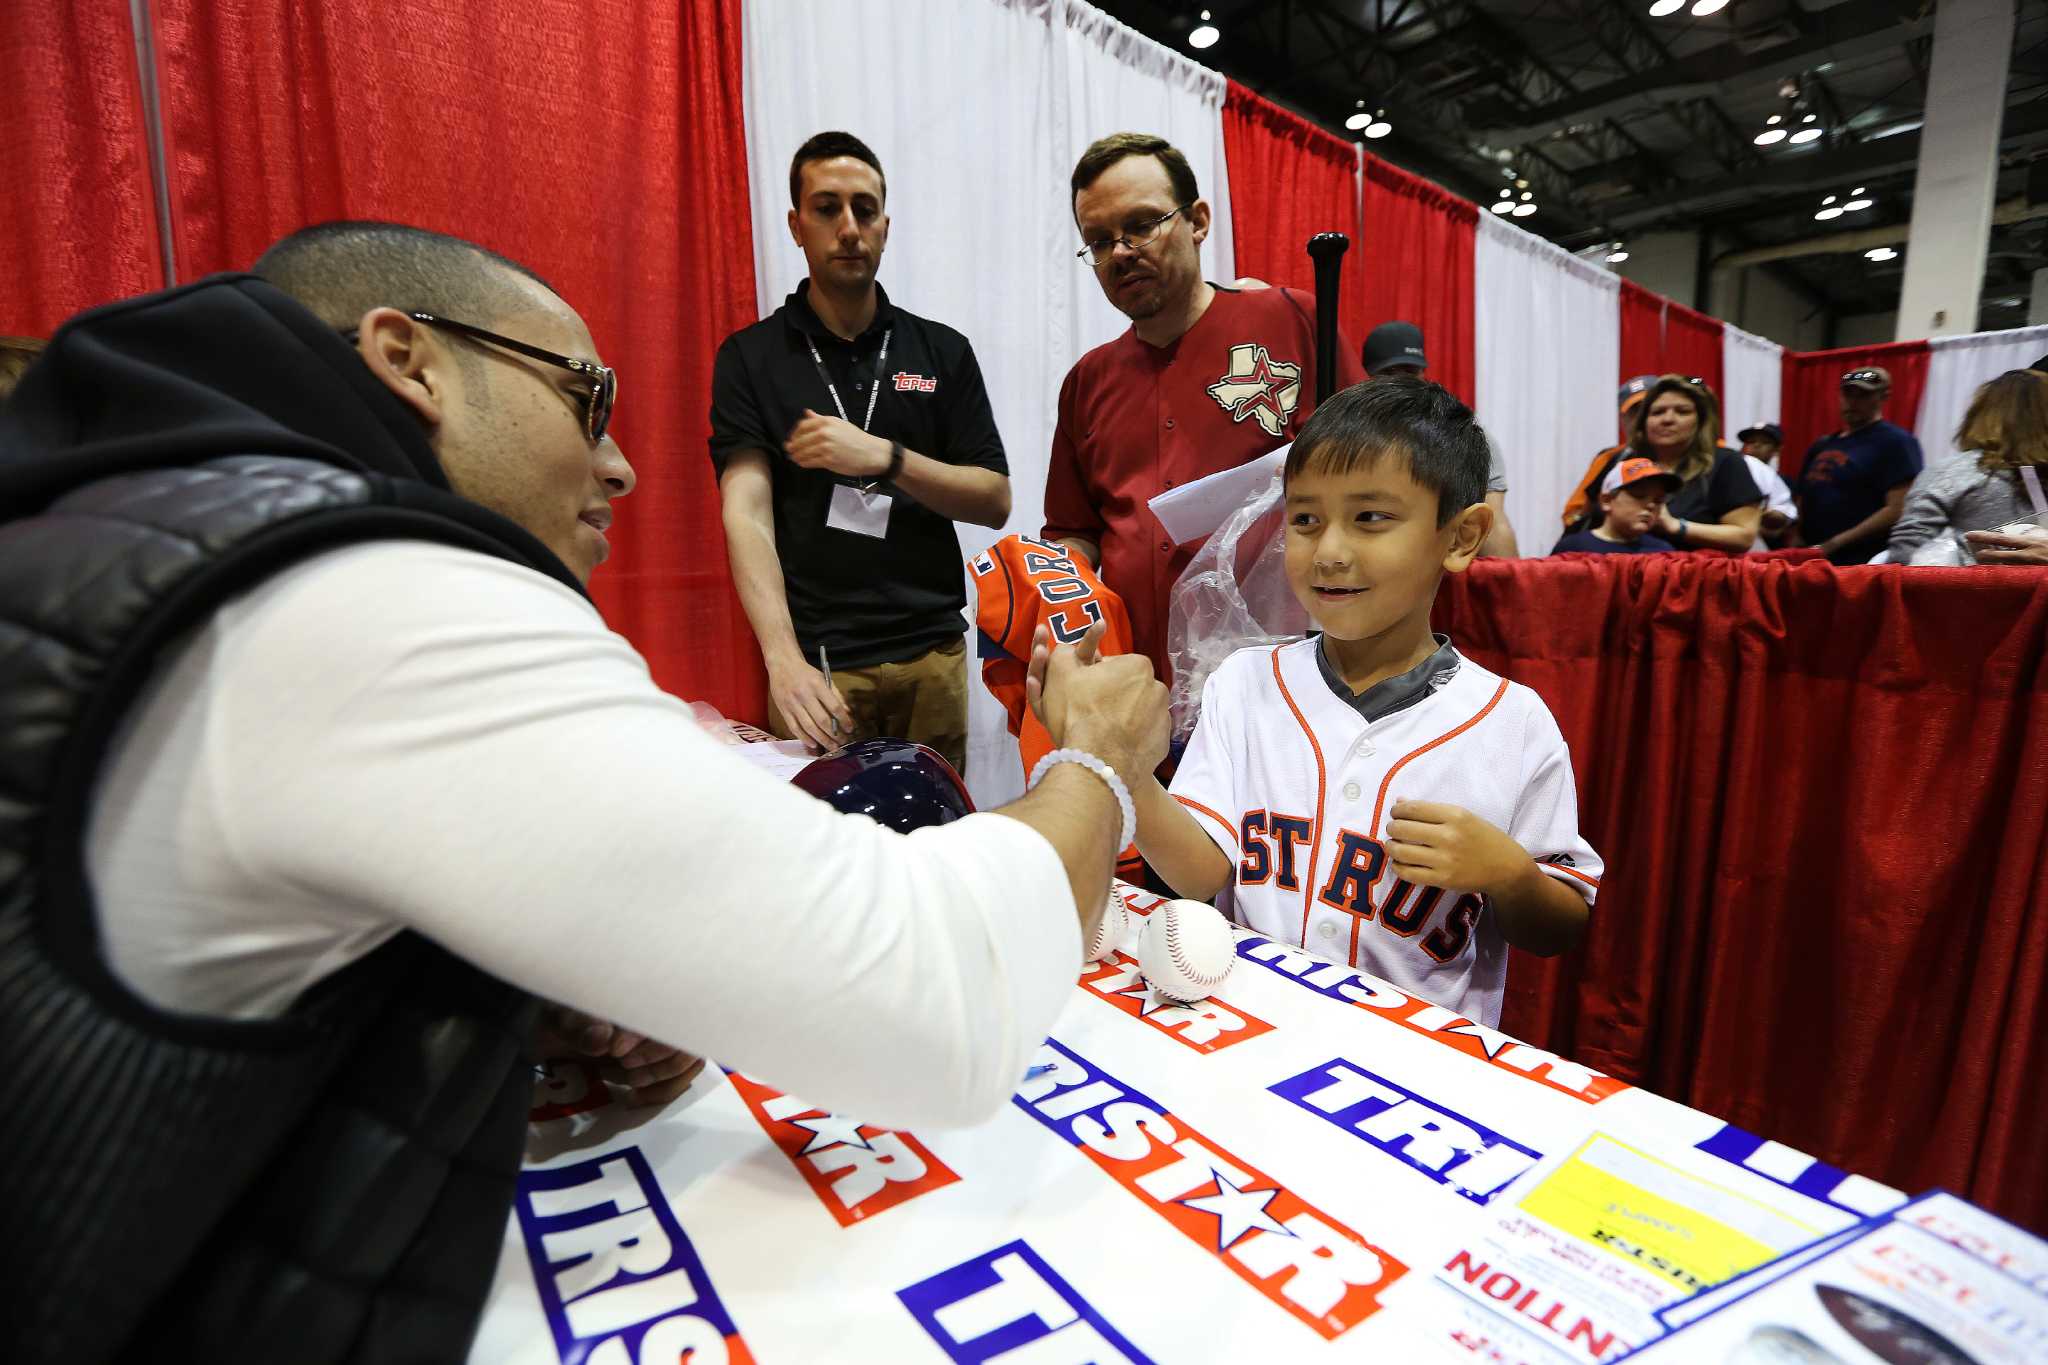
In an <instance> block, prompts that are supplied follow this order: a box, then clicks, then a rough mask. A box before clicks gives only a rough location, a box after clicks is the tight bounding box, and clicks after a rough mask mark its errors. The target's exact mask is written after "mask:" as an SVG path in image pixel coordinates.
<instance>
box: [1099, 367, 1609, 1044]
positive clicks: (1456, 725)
mask: <svg viewBox="0 0 2048 1365" xmlns="http://www.w3.org/2000/svg"><path fill="white" fill-rule="evenodd" d="M1486 466H1487V455H1486V437H1485V435H1484V433H1483V432H1481V430H1480V429H1479V426H1478V425H1477V424H1476V423H1475V422H1474V421H1473V420H1472V412H1471V410H1470V409H1469V408H1467V407H1466V406H1465V405H1464V404H1463V403H1460V402H1459V401H1458V400H1457V399H1456V398H1454V397H1452V396H1451V395H1450V394H1449V393H1448V392H1447V391H1445V390H1444V389H1443V388H1441V387H1439V386H1438V385H1435V384H1431V383H1427V382H1424V381H1422V380H1417V379H1390V380H1385V381H1382V382H1380V383H1375V384H1361V385H1358V386H1357V387H1354V388H1350V389H1346V390H1344V391H1343V392H1341V393H1339V394H1338V395H1336V396H1335V397H1334V398H1332V399H1330V400H1329V401H1328V402H1326V403H1324V404H1323V405H1322V406H1321V407H1320V408H1317V409H1316V412H1315V415H1314V416H1313V417H1311V418H1310V419H1309V421H1308V422H1307V424H1306V425H1305V426H1304V427H1303V428H1302V431H1301V435H1300V436H1299V437H1298V438H1296V440H1295V442H1294V448H1293V449H1292V450H1291V451H1290V452H1289V453H1288V457H1287V463H1286V466H1285V469H1284V471H1283V474H1282V478H1283V481H1284V484H1283V491H1284V494H1285V503H1284V512H1285V526H1284V529H1283V531H1282V534H1283V535H1284V536H1285V537H1286V564H1287V578H1288V583H1289V585H1290V586H1291V587H1292V588H1293V590H1294V595H1295V596H1296V598H1298V599H1299V600H1300V602H1301V604H1302V606H1303V607H1304V608H1306V609H1307V611H1308V613H1309V615H1310V617H1311V618H1313V620H1314V621H1315V623H1316V625H1317V626H1319V627H1320V628H1321V630H1322V634H1321V635H1320V636H1316V635H1311V636H1310V637H1309V638H1308V639H1306V640H1302V641H1298V642H1297V643H1294V644H1290V645H1281V646H1278V647H1265V646H1258V647H1254V648H1250V649H1244V650H1240V651H1238V652H1237V653H1236V654H1234V655H1232V656H1231V657H1230V658H1229V659H1227V660H1225V661H1224V663H1223V664H1222V666H1221V667H1219V668H1218V669H1217V670H1216V672H1215V673H1214V674H1213V675H1211V677H1210V678H1209V680H1208V683H1207V685H1206V686H1205V687H1204V689H1203V692H1202V715H1201V719H1200V721H1199V722H1198V723H1197V724H1196V726H1195V730H1194V734H1193V735H1192V736H1191V737H1190V739H1189V742H1188V748H1187V752H1186V754H1185V755H1184V756H1183V757H1182V759H1181V763H1180V768H1179V771H1178V772H1177V773H1176V774H1175V775H1174V778H1173V790H1172V793H1171V794H1170V795H1169V794H1168V792H1167V791H1165V790H1164V789H1162V788H1161V787H1160V785H1159V783H1158V782H1157V781H1156V780H1151V779H1148V780H1147V781H1145V782H1144V783H1142V784H1140V789H1139V790H1138V791H1137V792H1135V793H1134V796H1135V798H1136V804H1137V806H1138V847H1139V849H1140V851H1141V852H1143V853H1144V855H1145V857H1146V859H1147V860H1148V861H1150V863H1151V864H1152V866H1153V868H1154V869H1155V870H1156V871H1157V872H1158V873H1159V874H1160V875H1161V876H1162V877H1164V878H1165V879H1166V881H1167V883H1168V884H1169V885H1171V886H1172V887H1173V888H1174V889H1175V890H1176V891H1177V892H1178V893H1179V894H1181V895H1183V896H1188V897H1192V898H1197V899H1208V898H1209V897H1212V896H1214V895H1215V894H1216V893H1217V892H1218V891H1220V890H1221V889H1222V888H1223V887H1224V886H1226V885H1233V886H1234V893H1233V894H1234V897H1235V902H1234V903H1235V907H1236V912H1237V916H1238V918H1239V919H1240V920H1242V921H1243V922H1244V923H1245V924H1247V925H1249V926H1250V927H1251V928H1253V929H1256V930H1258V931H1259V932H1260V933H1262V934H1266V935H1268V936H1270V937H1272V938H1274V939H1277V940H1280V941H1282V942H1285V943H1291V944H1295V945H1298V946H1300V947H1302V948H1306V949H1308V950H1309V951H1311V952H1314V953H1316V954H1319V955H1320V956H1323V957H1328V958H1331V959H1334V960H1336V961H1341V962H1348V963H1350V964H1351V965H1353V966H1356V967H1360V968H1362V969H1364V970H1366V971H1369V972H1371V973H1373V974H1374V975H1376V976H1380V977H1384V978H1385V979H1387V980H1388V981H1391V982H1393V983H1394V984H1395V985H1396V986H1399V987H1401V988H1402V989H1403V990H1407V991H1410V992H1412V993H1413V994H1416V995H1419V996H1422V997H1424V998H1425V999H1428V1000H1432V1001H1435V1002H1436V1003H1438V1004H1440V1005H1444V1006H1447V1007H1448V1008H1451V1009H1454V1010H1457V1011H1458V1012H1459V1013H1460V1014H1463V1015H1464V1016H1466V1017H1467V1018H1469V1019H1472V1020H1475V1021H1477V1022H1479V1023H1482V1024H1485V1025H1486V1026H1488V1027H1494V1026H1497V1025H1498V1024H1499V1022H1500V1002H1501V992H1502V988H1503V986H1504V985H1505V983H1506V979H1507V946H1508V945H1509V944H1511V943H1512V944H1513V945H1515V946H1516V947H1518V948H1523V949H1526V950H1528V951H1530V952H1535V953H1542V954H1545V955H1549V954H1554V953H1560V952H1563V951H1564V950H1565V949H1567V948H1569V947H1571V946H1572V945H1573V944H1575V943H1576V942H1578V940H1579V937H1580V935H1581V934H1582V933H1583V932H1584V931H1585V927H1586V921H1587V918H1588V913H1589V910H1590V908H1591V905H1592V901H1593V897H1594V893H1595V891H1596V890H1597V888H1598V887H1599V884H1600V882H1599V878H1600V872H1601V865H1600V858H1599V856H1598V855H1597V854H1595V853H1594V852H1593V850H1592V849H1591V848H1589V847H1588V846H1587V845H1586V843H1585V841H1584V840H1582V839H1581V838H1580V837H1579V832H1578V804H1577V800H1576V797H1575V795H1574V793H1573V789H1572V768H1571V756H1570V754H1568V753H1567V752H1566V750H1565V744H1564V738H1563V736H1562V735H1560V734H1559V733H1558V729H1557V723H1556V722H1555V721H1553V720H1552V719H1551V717H1550V712H1549V711H1548V710H1546V709H1545V707H1544V705H1543V702H1542V701H1541V700H1540V699H1539V698H1538V697H1537V696H1536V694H1535V693H1534V692H1531V691H1530V690H1529V689H1528V688H1526V687H1521V686H1518V685H1516V684H1514V683H1510V682H1506V681H1504V680H1502V679H1501V678H1498V677H1496V676H1494V675H1493V674H1492V673H1489V672H1487V671H1486V670H1485V669H1483V668H1481V667H1479V666H1478V665H1477V664H1475V663H1472V662H1471V661H1470V660H1467V659H1464V658H1461V657H1460V656H1459V654H1458V652H1457V651H1456V650H1455V649H1453V648H1452V647H1451V643H1450V641H1449V640H1448V639H1446V638H1445V637H1443V636H1441V635H1432V634H1431V633H1430V629H1429V613H1430V606H1431V604H1432V603H1433V602H1434V601H1435V598H1436V589H1437V584H1438V583H1439V582H1440V581H1441V580H1442V578H1443V576H1444V574H1446V573H1462V572H1463V571H1464V570H1465V567H1466V566H1467V565H1469V564H1470V563H1471V562H1472V560H1473V558H1474V557H1475V556H1476V555H1477V554H1478V553H1479V547H1480V545H1481V544H1483V543H1484V542H1485V540H1486V533H1487V531H1488V529H1489V528H1490V527H1491V525H1492V520H1493V514H1492V512H1491V510H1490V509H1489V508H1488V507H1487V506H1486V501H1485V499H1486Z"/></svg>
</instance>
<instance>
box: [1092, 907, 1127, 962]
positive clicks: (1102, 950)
mask: <svg viewBox="0 0 2048 1365" xmlns="http://www.w3.org/2000/svg"><path fill="white" fill-rule="evenodd" d="M1130 932H1131V917H1130V914H1129V913H1128V912H1127V911H1126V910H1125V909H1124V902H1123V897H1121V896H1119V895H1117V893H1116V892H1114V891H1112V892H1110V893H1109V904H1108V905H1106V906H1104V907H1103V910H1102V923H1101V924H1099V925H1097V926H1096V927H1095V937H1093V938H1091V939H1089V940H1088V943H1087V946H1086V950H1085V952H1086V957H1087V960H1088V961H1090V962H1107V961H1109V960H1110V958H1112V957H1114V956H1115V955H1116V950H1117V949H1119V948H1121V947H1123V946H1124V939H1125V938H1126V937H1127V936H1128V935H1129V934H1130Z"/></svg>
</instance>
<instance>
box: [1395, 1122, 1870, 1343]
mask: <svg viewBox="0 0 2048 1365" xmlns="http://www.w3.org/2000/svg"><path fill="white" fill-rule="evenodd" d="M1754 1188H1756V1189H1757V1193H1756V1194H1749V1193H1744V1192H1743V1191H1742V1190H1739V1189H1735V1188H1731V1187H1729V1186H1726V1185H1723V1184H1720V1183H1717V1182H1716V1181H1713V1180H1709V1179H1707V1178H1705V1177H1703V1176H1702V1175H1699V1174H1697V1173H1695V1172H1694V1171H1689V1170H1683V1169H1680V1168H1679V1167H1678V1166H1675V1165H1673V1164H1671V1163H1669V1162H1667V1161H1665V1160H1663V1159H1662V1158H1661V1157H1658V1156H1653V1155H1651V1154H1650V1153H1649V1152H1645V1151H1641V1150H1638V1149H1637V1148H1636V1147H1634V1146H1631V1145H1630V1144H1629V1143H1627V1142H1624V1141H1623V1140H1621V1139H1619V1138H1617V1137H1615V1136H1613V1135H1612V1134H1609V1133H1606V1132H1598V1131H1596V1132H1594V1133H1592V1134H1591V1135H1590V1136H1588V1137H1587V1138H1586V1139H1585V1141H1584V1142H1583V1143H1581V1144H1580V1145H1579V1147H1578V1148H1577V1149H1576V1150H1570V1151H1568V1152H1567V1153H1566V1154H1565V1155H1563V1156H1561V1157H1559V1158H1557V1159H1554V1160H1551V1161H1548V1162H1546V1163H1545V1164H1544V1165H1543V1166H1541V1167H1539V1168H1537V1169H1535V1170H1532V1171H1530V1172H1528V1173H1527V1174H1525V1175H1524V1176H1523V1177H1522V1178H1521V1179H1520V1180H1519V1181H1518V1182H1517V1183H1516V1185H1515V1186H1514V1191H1515V1198H1514V1202H1513V1203H1512V1204H1510V1205H1507V1206H1505V1207H1502V1208H1500V1209H1498V1210H1497V1211H1496V1212H1495V1214H1494V1216H1493V1217H1492V1219H1491V1220H1490V1223H1489V1226H1488V1227H1487V1229H1486V1231H1485V1233H1484V1234H1483V1235H1482V1236H1480V1237H1479V1238H1478V1239H1476V1240H1475V1241H1473V1242H1470V1243H1467V1244H1465V1245H1464V1246H1463V1247H1462V1248H1461V1249H1459V1250H1457V1251H1456V1252H1455V1253H1454V1254H1453V1255H1451V1256H1450V1257H1449V1258H1448V1259H1447V1260H1444V1261H1440V1262H1439V1263H1438V1264H1439V1265H1441V1266H1443V1267H1444V1268H1443V1269H1441V1270H1439V1271H1438V1272H1437V1273H1436V1274H1435V1275H1434V1276H1432V1277H1429V1278H1427V1279H1424V1278H1422V1277H1416V1279H1415V1281H1414V1282H1413V1283H1410V1284H1406V1285H1403V1286H1401V1287H1400V1289H1398V1290H1397V1291H1396V1294H1397V1295H1399V1296H1400V1299H1399V1302H1400V1303H1401V1305H1402V1306H1403V1307H1404V1308H1405V1309H1407V1310H1408V1313H1407V1315H1408V1316H1411V1317H1413V1318H1414V1319H1416V1320H1426V1321H1434V1322H1436V1323H1437V1324H1439V1327H1438V1328H1437V1332H1438V1335H1440V1336H1443V1337H1446V1338H1447V1339H1448V1342H1449V1344H1451V1345H1453V1346H1456V1347H1460V1348H1463V1349H1464V1350H1466V1351H1467V1352H1469V1353H1474V1354H1476V1355H1478V1356H1479V1357H1481V1358H1486V1359H1492V1356H1491V1355H1489V1354H1487V1353H1489V1352H1498V1353H1503V1358H1508V1357H1512V1358H1513V1359H1516V1360H1522V1361H1529V1362H1542V1363H1543V1365H1565V1363H1566V1362H1593V1361H1604V1360H1611V1359H1614V1358H1616V1357H1618V1356H1620V1355H1621V1354H1623V1353H1624V1352H1625V1351H1627V1350H1629V1349H1630V1348H1633V1347H1637V1346H1640V1345H1641V1344H1643V1343H1645V1342H1649V1341H1654V1340H1656V1339H1657V1338H1658V1337H1660V1336H1662V1335H1663V1334H1664V1333H1665V1330H1666V1329H1665V1326H1664V1324H1663V1323H1662V1322H1661V1321H1659V1319H1658V1316H1657V1314H1658V1310H1660V1309H1664V1308H1668V1307H1670V1306H1671V1305H1674V1304H1677V1303H1680V1302H1682V1301H1685V1300H1686V1299H1687V1298H1688V1297H1689V1296H1690V1295H1692V1294H1693V1293H1694V1292H1695V1291H1694V1290H1692V1289H1689V1288H1687V1287H1686V1286H1685V1285H1684V1284H1681V1283H1679V1280H1680V1279H1681V1278H1686V1277H1691V1278H1692V1280H1693V1281H1694V1282H1695V1283H1698V1282H1704V1283H1706V1284H1712V1283H1717V1282H1719V1281H1721V1280H1723V1279H1727V1278H1729V1277H1730V1276H1731V1275H1733V1274H1736V1273H1738V1272H1739V1271H1741V1270H1744V1269H1747V1268H1748V1267H1749V1266H1751V1265H1754V1264H1756V1263H1758V1262H1761V1261H1765V1260H1769V1259H1770V1258H1771V1257H1773V1256H1774V1255H1776V1254H1778V1253H1781V1252H1785V1251H1789V1250H1791V1249H1793V1248H1796V1247H1801V1246H1805V1245H1808V1244H1809V1243H1811V1242H1812V1241H1813V1240H1814V1239H1815V1238H1817V1237H1819V1236H1822V1235H1824V1234H1826V1233H1827V1232H1828V1231H1830V1228H1831V1227H1832V1225H1816V1224H1815V1223H1814V1222H1813V1221H1811V1220H1813V1219H1816V1218H1824V1217H1826V1216H1827V1215H1828V1214H1829V1213H1830V1212H1831V1210H1829V1208H1828V1206H1826V1205H1822V1204H1818V1203H1816V1202H1814V1201H1811V1200H1808V1199H1807V1198H1805V1197H1804V1196H1802V1195H1798V1194H1796V1193H1795V1192H1793V1191H1790V1190H1782V1191H1781V1190H1778V1189H1775V1188H1772V1187H1768V1186H1759V1187H1754ZM1660 1225H1661V1226H1662V1227H1663V1234H1662V1235H1660V1234H1659V1233H1658V1231H1657V1228H1658V1227H1659V1226H1660ZM1636 1228H1641V1229H1642V1232H1641V1233H1640V1234H1638V1233H1636V1232H1635V1231H1634V1229H1636ZM1602 1238H1606V1239H1609V1240H1608V1241H1606V1242H1603V1241H1602V1240H1601V1239H1602ZM1631 1239H1633V1252H1634V1256H1633V1258H1632V1257H1631V1255H1630V1254H1628V1252H1626V1251H1624V1250H1621V1249H1617V1248H1618V1247H1623V1246H1629V1245H1630V1243H1631ZM1681 1246H1686V1247H1691V1248H1694V1249H1695V1250H1694V1252H1693V1254H1692V1260H1693V1263H1692V1264H1691V1265H1686V1264H1684V1261H1685V1259H1686V1258H1687V1253H1686V1252H1683V1251H1680V1250H1676V1248H1678V1247H1681ZM1658 1265H1663V1266H1665V1267H1666V1269H1664V1270H1663V1271H1662V1272H1660V1271H1659V1270H1658V1269H1657V1268H1656V1267H1657V1266H1658ZM1390 1297H1391V1296H1390ZM1432 1344H1433V1345H1435V1346H1436V1347H1437V1350H1438V1352H1439V1353H1441V1352H1442V1345H1443V1343H1441V1342H1438V1343H1432Z"/></svg>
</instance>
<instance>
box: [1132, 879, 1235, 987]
mask: <svg viewBox="0 0 2048 1365" xmlns="http://www.w3.org/2000/svg"><path fill="white" fill-rule="evenodd" d="M1235 961H1237V942H1236V940H1235V939H1234V938H1232V937H1231V933H1230V921H1228V920H1226V919H1224V918H1223V916H1222V915H1220V914H1218V913H1217V911H1216V907H1215V906H1213V905H1204V904H1203V903H1202V902H1200V901H1168V902H1167V903H1166V904H1164V905H1162V906H1159V907H1158V908H1157V909H1155V910H1153V912H1152V913H1151V915H1150V916H1148V917H1147V918H1146V920H1145V928H1144V931H1143V932H1142V933H1141V934H1139V936H1138V970H1139V971H1140V972H1141V973H1143V974H1144V977H1145V981H1146V984H1148V985H1150V986H1151V987H1152V989H1153V990H1155V991H1157V992H1159V994H1161V995H1163V996H1165V997H1166V998H1167V999H1168V1000H1179V1001H1181V1002H1183V1003H1186V1004H1193V1003H1194V1002H1195V1001H1197V1000H1201V999H1204V998H1206V997H1208V996H1210V995H1213V994H1215V992H1216V990H1217V988H1219V987H1220V986H1222V984H1223V979H1224V978H1225V977H1227V976H1229V975H1230V964H1231V963H1233V962H1235Z"/></svg>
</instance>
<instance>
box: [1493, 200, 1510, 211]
mask: <svg viewBox="0 0 2048 1365" xmlns="http://www.w3.org/2000/svg"><path fill="white" fill-rule="evenodd" d="M1493 211H1494V212H1495V213H1503V214H1505V213H1513V212H1514V211H1515V201H1514V200H1512V199H1496V200H1494V201H1493Z"/></svg>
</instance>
